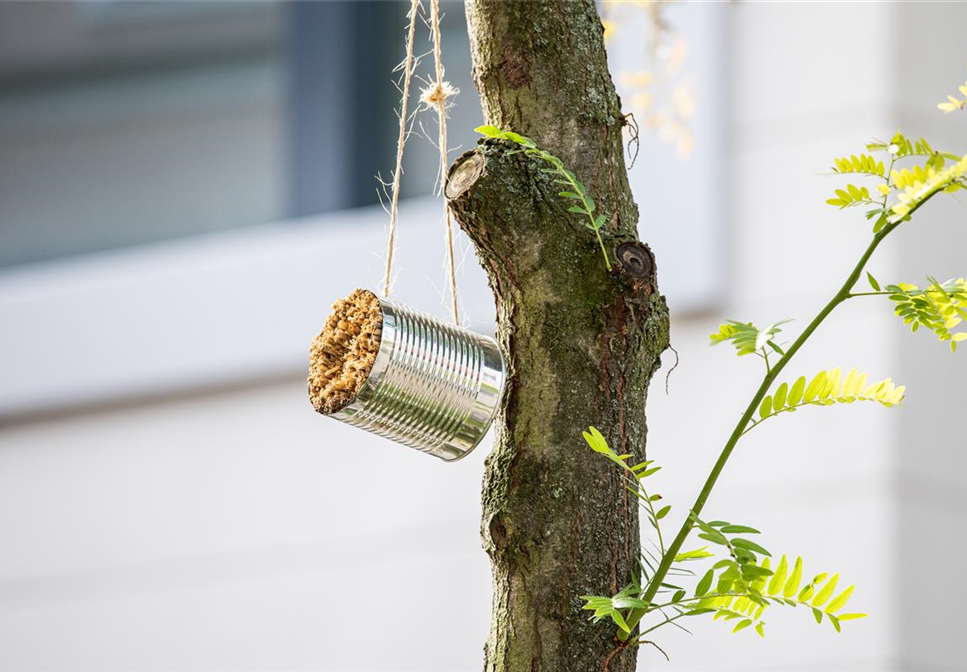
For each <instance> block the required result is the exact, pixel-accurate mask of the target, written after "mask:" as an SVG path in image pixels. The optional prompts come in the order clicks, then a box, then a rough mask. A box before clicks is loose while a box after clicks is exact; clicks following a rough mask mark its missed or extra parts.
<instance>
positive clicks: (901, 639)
mask: <svg viewBox="0 0 967 672" xmlns="http://www.w3.org/2000/svg"><path fill="white" fill-rule="evenodd" d="M701 8H702V6H701V5H688V6H686V7H683V8H681V11H683V12H684V11H690V12H694V11H702V9H701ZM965 15H967V8H964V7H963V6H962V5H958V6H956V7H951V6H942V5H935V6H931V7H930V9H929V10H921V9H915V8H914V7H913V6H906V5H897V4H887V3H881V4H873V5H869V4H849V5H829V4H822V5H813V4H795V5H790V4H778V3H773V4H742V5H738V6H736V7H734V8H733V10H732V11H731V15H730V21H731V35H730V38H731V44H732V49H731V51H730V54H729V57H730V59H731V63H732V68H733V70H732V74H731V76H730V79H729V81H730V86H729V91H730V93H729V94H728V95H727V97H726V99H725V100H717V101H713V100H702V101H700V104H703V105H720V106H722V108H723V109H727V110H728V116H729V117H730V118H731V120H732V121H731V122H730V132H729V138H730V148H729V154H728V166H727V170H726V172H725V174H724V175H723V176H722V179H723V180H725V181H727V184H728V193H729V198H728V204H727V207H726V208H725V211H724V212H723V213H722V225H723V226H726V225H727V226H728V227H729V235H730V244H729V246H728V247H727V248H726V249H723V250H722V254H723V255H724V256H727V257H728V261H729V266H730V268H731V271H730V272H729V274H728V275H727V276H726V277H722V278H721V279H720V282H721V283H723V285H725V286H726V288H727V291H726V292H725V296H726V297H727V298H726V300H725V301H724V302H723V303H722V304H721V305H718V306H714V307H713V308H712V309H711V310H709V311H707V312H706V313H705V314H702V315H699V316H693V317H691V318H688V319H678V320H676V321H675V322H674V323H673V327H672V329H673V332H672V336H673V340H674V343H675V347H676V348H677V350H678V352H679V354H680V356H681V364H680V366H679V367H678V369H677V370H676V371H675V372H674V373H673V374H672V377H671V380H670V392H671V394H670V395H668V396H666V395H665V394H664V391H663V389H662V387H663V386H662V383H663V377H664V374H665V371H666V370H667V366H666V368H665V369H663V370H662V371H661V372H660V373H659V379H658V381H657V383H656V385H655V386H654V387H653V390H652V393H651V395H650V404H649V412H650V425H651V432H650V437H649V451H650V456H651V457H654V458H656V459H658V460H659V461H661V462H662V463H663V464H664V465H665V470H664V471H663V472H662V473H661V475H660V477H658V476H656V478H660V481H659V482H660V483H661V486H662V488H663V490H664V494H665V495H666V496H667V497H668V499H669V501H670V502H671V503H672V504H673V505H675V510H674V512H673V514H672V519H671V521H672V523H673V524H674V523H675V522H677V521H678V520H680V516H681V514H682V513H683V512H684V510H685V508H686V507H687V506H688V505H689V504H690V503H691V499H692V498H693V497H694V493H695V491H696V489H697V488H698V487H699V485H700V483H701V481H702V480H703V479H704V476H705V470H706V468H707V467H708V466H710V465H711V463H712V462H713V460H714V459H715V456H716V454H717V452H718V450H719V447H720V446H721V444H722V442H723V440H724V438H725V437H726V436H727V434H728V432H729V431H730V429H731V425H732V423H733V422H734V421H735V419H736V417H737V416H738V414H739V412H740V411H741V409H742V407H743V405H744V403H745V400H746V399H747V398H748V396H749V395H750V394H751V392H752V390H753V389H754V386H755V384H756V382H757V376H758V375H759V371H758V369H757V363H756V362H753V361H746V360H745V359H743V360H739V359H736V358H735V357H734V356H733V355H732V354H731V353H730V352H729V351H727V350H725V349H724V346H723V347H720V348H714V349H710V348H708V347H707V345H706V343H707V334H708V333H709V332H711V331H713V329H714V327H715V325H716V324H717V321H718V320H719V319H721V318H723V317H736V318H742V319H748V320H755V321H757V322H758V321H769V320H773V319H780V318H784V317H795V318H797V321H796V322H794V323H792V324H790V325H788V331H789V332H790V333H794V332H795V331H796V330H797V329H799V328H801V327H802V326H803V325H804V324H805V323H806V321H808V319H809V317H810V316H811V315H812V314H813V313H814V312H815V311H816V310H817V309H818V308H819V307H820V306H821V305H822V304H823V302H824V301H825V299H826V297H828V296H830V295H831V293H832V292H833V291H835V289H836V288H837V287H838V286H839V284H840V283H841V281H842V278H843V277H844V276H845V273H846V267H847V264H851V263H852V260H853V259H855V258H856V257H857V256H858V255H859V252H860V251H861V249H862V248H863V247H864V246H865V242H866V241H867V240H868V237H869V229H868V226H867V223H866V222H865V220H863V219H862V216H861V215H859V214H856V213H850V214H847V213H839V212H836V211H835V210H834V209H832V208H830V207H829V206H826V205H825V204H824V203H823V201H824V200H825V198H827V194H828V193H829V192H831V190H832V189H833V188H835V187H836V186H839V185H838V182H837V179H836V178H831V177H825V176H819V175H817V174H818V173H823V172H826V171H827V170H828V167H829V165H830V162H831V158H832V157H833V156H835V155H842V154H848V153H852V152H855V151H857V150H859V149H861V148H862V144H863V143H864V142H865V141H866V140H867V139H868V138H869V137H870V136H872V135H877V134H878V135H886V134H889V133H891V132H892V131H893V130H894V129H895V128H896V126H897V125H898V123H903V124H904V126H905V127H908V130H909V131H910V132H911V133H920V132H922V134H923V135H926V136H928V137H929V138H931V139H933V138H943V141H941V140H939V139H937V140H933V142H934V144H935V145H940V144H941V142H946V143H948V145H949V146H950V147H951V149H953V150H954V151H964V150H967V147H965V146H964V145H963V139H964V136H963V133H958V132H957V130H958V129H960V128H962V123H960V122H962V121H963V119H962V118H961V119H949V118H948V119H943V118H942V117H940V116H939V113H934V111H933V106H934V105H935V103H936V102H937V101H939V100H941V99H942V96H943V95H944V94H946V93H947V92H948V90H953V88H954V86H955V85H956V83H957V82H958V81H962V80H963V79H964V78H965V70H964V68H963V64H964V62H965V61H967V58H965V57H964V54H963V53H959V52H958V51H957V50H958V49H960V46H959V44H960V42H958V40H957V37H958V35H957V32H956V27H957V26H962V25H964V21H965V19H967V16H965ZM672 18H674V14H672ZM901 28H902V29H903V36H902V38H901V36H900V30H901ZM944 31H947V32H949V33H950V35H946V34H945V32H944ZM901 45H902V50H903V54H905V55H904V56H901V53H900V50H901ZM958 124H960V125H958ZM944 129H948V130H944ZM958 143H960V144H958ZM643 160H647V157H643ZM661 196H662V195H660V194H640V195H639V200H641V201H643V202H644V201H647V199H649V198H659V197H661ZM678 197H694V195H687V196H681V195H679V196H678ZM963 220H964V214H963V210H962V209H960V208H958V207H956V206H940V207H935V206H933V205H931V206H930V207H929V209H928V210H927V211H926V212H925V213H924V214H923V216H922V217H918V221H917V222H916V223H914V224H913V225H912V226H911V227H908V228H909V230H901V231H900V232H898V233H897V234H896V235H895V237H894V239H892V240H891V241H890V242H889V243H888V244H887V245H886V246H885V247H884V249H883V251H882V252H881V253H880V254H878V256H877V258H876V260H875V261H874V263H873V266H872V268H873V269H874V271H875V273H876V274H877V276H878V277H880V279H881V280H888V281H893V280H916V279H918V277H919V276H922V275H923V274H925V273H935V274H937V275H940V276H943V277H946V276H950V275H954V274H963V273H964V272H965V271H967V268H965V267H967V259H965V258H964V255H963V253H962V251H963V250H964V249H965V247H964V245H963V243H964V239H965V237H967V234H965V233H964V232H965V228H964V226H963V224H964V221H963ZM914 229H915V230H914ZM413 263H414V264H417V263H418V262H413ZM468 263H470V262H468ZM661 263H662V260H661V258H659V272H660V273H662V267H661ZM414 268H419V266H414ZM435 270H436V269H435V267H434V268H431V269H430V270H429V271H427V273H429V274H432V273H433V272H435ZM665 278H668V279H669V280H668V282H669V285H674V280H673V278H674V274H673V273H672V272H671V271H669V272H667V273H664V274H662V275H661V278H660V279H665ZM477 282H479V278H478V281H477ZM467 284H468V285H469V286H470V288H469V289H468V292H469V293H470V295H471V296H478V297H479V296H481V295H480V294H475V292H477V291H480V286H479V285H473V281H472V280H470V281H467ZM666 288H667V289H669V290H671V291H674V287H673V286H666ZM273 301H277V299H276V298H273V296H271V295H270V294H268V293H267V294H265V295H259V296H256V297H254V298H253V301H252V302H251V304H250V305H249V306H247V309H248V310H249V311H250V312H252V313H255V314H258V313H259V311H269V310H271V306H272V303H273ZM435 301H436V297H434V299H433V302H434V303H435ZM854 303H855V305H853V304H851V305H848V306H846V307H844V308H843V309H841V311H839V312H837V313H835V314H834V315H833V317H832V318H831V319H830V320H829V322H828V324H827V325H826V326H824V328H823V330H822V331H821V332H820V333H819V334H818V335H817V337H816V339H815V341H814V342H812V343H811V344H810V346H809V347H808V348H807V349H806V350H804V351H803V352H802V353H801V355H800V356H799V357H798V358H797V361H796V363H795V364H793V365H792V366H791V370H790V377H793V376H794V375H799V374H800V373H801V374H810V373H813V372H815V371H816V370H817V369H818V368H826V367H829V366H834V365H839V366H843V367H850V366H857V367H861V368H863V369H864V370H866V371H868V372H869V373H870V374H871V375H872V376H882V377H886V376H893V377H894V378H895V379H897V380H899V382H901V383H906V384H908V385H909V391H908V394H909V396H908V401H907V404H906V408H904V409H902V410H886V409H882V408H879V407H876V408H874V407H871V406H868V405H862V406H860V405H854V406H851V407H848V408H832V409H805V410H804V411H802V412H800V413H797V414H795V415H794V416H792V417H789V418H786V419H784V420H782V421H779V420H777V421H775V422H774V423H772V426H769V425H768V424H767V425H765V426H763V427H762V428H761V429H757V430H756V431H755V432H754V433H753V434H751V435H750V436H749V438H748V440H747V442H744V443H743V445H742V447H741V448H740V449H739V450H738V451H737V453H736V455H735V458H734V459H733V461H732V462H731V463H730V465H729V467H728V470H727V471H726V473H725V475H724V477H723V482H722V485H721V487H720V488H719V489H718V490H717V491H716V494H715V496H714V497H713V498H712V500H711V501H710V503H709V506H708V509H707V511H708V512H709V513H710V514H713V515H715V516H716V517H728V518H729V519H731V520H735V521H737V522H741V523H745V524H750V525H753V526H755V527H758V528H760V529H762V530H763V532H764V540H765V541H766V542H768V543H767V545H768V546H769V547H770V548H772V549H775V550H782V551H785V552H788V553H791V554H800V553H801V554H802V555H804V556H805V558H806V560H807V568H815V569H816V571H820V570H826V569H831V570H834V571H839V572H841V573H842V574H843V578H844V580H848V581H850V582H855V583H856V584H857V589H856V592H855V594H854V597H853V603H855V607H856V608H858V609H862V610H863V611H867V612H869V613H870V614H871V618H869V619H867V620H864V621H858V622H854V623H849V624H846V625H847V626H849V627H847V628H845V629H846V632H845V633H844V634H842V635H836V634H835V633H834V632H832V630H831V629H830V628H829V626H828V625H827V626H824V627H822V628H818V627H817V626H816V625H815V623H814V622H813V621H812V618H811V616H810V615H809V614H808V613H805V612H804V611H803V610H796V611H789V612H780V611H779V610H778V609H774V611H775V613H773V614H772V616H771V617H770V618H769V619H768V620H769V626H768V627H769V637H768V639H766V640H765V641H761V640H759V639H758V638H757V637H755V635H754V634H752V633H749V632H744V633H741V635H737V636H732V635H731V634H730V630H729V629H728V628H727V627H726V626H725V625H723V624H721V623H708V622H695V623H692V625H693V626H694V630H695V632H696V634H695V636H694V637H689V636H687V635H684V634H683V633H680V632H676V631H671V632H668V633H663V634H662V635H661V637H660V639H659V641H660V643H661V644H662V646H663V648H665V650H666V651H668V653H669V654H670V655H671V657H672V662H671V663H670V664H669V663H666V662H665V661H664V660H663V659H662V658H660V657H659V656H658V655H657V654H656V652H654V651H653V650H646V651H644V652H643V654H642V658H641V660H642V667H643V668H644V669H667V670H751V669H757V670H818V669H824V670H886V669H900V668H904V669H915V670H920V669H958V668H959V667H961V666H962V663H961V656H960V654H959V651H958V646H957V643H958V642H957V639H956V637H957V636H958V635H957V633H958V632H959V631H960V630H962V627H963V625H964V623H963V618H962V617H959V616H958V615H957V612H956V604H957V603H958V600H957V596H958V595H960V594H962V592H963V590H964V589H963V587H962V586H960V585H959V583H958V582H957V580H956V571H957V569H958V568H959V564H960V560H959V558H962V557H963V553H964V551H965V550H967V549H965V548H964V546H965V543H967V542H965V541H964V540H963V538H962V535H961V534H958V531H959V530H960V529H961V528H962V524H960V523H959V521H960V520H962V516H963V515H964V514H965V513H967V501H965V498H964V496H963V494H962V489H963V485H964V482H963V476H962V474H963V472H964V470H963V469H962V468H961V467H962V466H963V465H962V463H963V459H964V458H963V456H962V452H963V451H962V449H963V447H964V440H963V432H962V431H960V430H959V429H958V428H957V424H956V423H957V420H958V419H959V417H958V415H957V409H958V408H959V405H960V404H959V401H958V397H957V393H958V391H959V389H960V383H961V381H963V380H964V376H965V373H967V364H965V361H964V358H963V357H961V356H959V355H958V356H951V355H950V354H949V353H947V352H945V351H944V348H943V346H942V345H940V344H938V343H936V342H933V341H932V340H931V338H930V337H929V336H927V335H924V334H916V335H912V336H911V335H910V334H908V333H905V331H904V330H903V329H902V328H901V326H900V325H899V324H898V323H897V322H895V320H894V319H893V318H892V316H891V314H890V313H891V309H890V307H889V306H888V305H886V304H885V303H878V302H877V300H875V299H870V300H869V303H865V302H854ZM474 305H475V309H481V308H485V307H486V304H485V301H484V300H483V299H479V298H478V299H476V303H475V304H474ZM675 309H676V304H675V302H674V301H673V302H672V310H673V311H675ZM288 326H291V325H288ZM288 326H287V328H288ZM307 338H308V334H307ZM960 354H963V353H960ZM63 356H65V355H63V354H60V353H59V352H58V351H52V353H51V357H53V358H56V357H63ZM145 356H150V353H145ZM671 359H673V358H672V357H671V356H670V355H668V356H666V359H665V361H666V365H667V363H668V362H669V361H670V360H671ZM300 366H301V364H298V363H296V361H295V360H294V359H293V360H292V363H287V362H281V361H280V362H279V363H278V364H277V365H276V367H275V369H274V370H273V372H266V376H267V377H266V378H264V379H261V380H255V381H249V382H248V383H245V384H240V383H238V382H237V381H236V382H232V381H230V380H227V379H226V381H225V384H226V385H227V387H225V388H222V389H209V390H208V391H207V392H199V393H197V394H187V393H181V394H174V395H171V396H168V397H166V398H156V399H153V400H152V399H147V400H144V401H142V402H138V403H130V404H116V405H106V406H101V407H99V408H92V409H87V410H77V411H71V412H63V413H56V414H49V415H40V416H38V415H34V414H33V413H34V411H32V412H31V415H24V416H22V417H21V418H19V419H18V418H16V417H7V418H6V420H5V421H3V422H4V424H3V425H0V668H3V669H27V668H32V669H58V668H60V669H62V668H71V669H135V668H136V669H185V668H198V669H204V668H209V669H326V670H374V669H383V670H474V669H479V666H480V660H481V651H482V646H483V641H484V639H485V637H486V631H487V627H488V623H487V621H488V616H489V569H488V567H487V561H486V558H485V556H484V554H483V552H482V551H481V550H480V548H479V540H478V533H477V528H478V514H479V504H478V494H479V487H480V486H479V483H480V477H481V474H482V469H483V459H484V457H485V453H486V451H487V446H486V445H484V446H482V447H481V448H480V449H478V451H476V452H475V453H474V454H472V455H471V456H470V457H469V458H467V459H466V460H463V461H461V462H459V463H457V464H444V463H442V462H438V461H436V460H433V459H432V458H429V457H428V456H426V455H422V454H420V453H417V452H415V451H410V450H406V449H402V448H399V447H396V446H394V445H392V444H389V443H387V442H384V441H382V440H380V439H376V438H372V437H370V436H368V435H365V434H362V433H360V432H358V431H356V430H353V429H350V428H348V427H343V426H342V425H340V424H339V423H336V422H333V421H330V420H328V419H324V418H320V417H318V416H316V415H315V414H313V413H312V412H311V410H310V408H309V406H308V404H307V402H306V399H305V394H304V382H303V372H302V370H301V368H300ZM937 409H941V410H940V412H938V410H937ZM809 571H812V570H811V569H809ZM931 580H932V583H934V584H935V586H936V587H932V586H931V585H929V584H930V583H931ZM924 584H927V585H924ZM696 620H697V619H696ZM746 635H748V636H746Z"/></svg>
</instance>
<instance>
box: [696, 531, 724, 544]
mask: <svg viewBox="0 0 967 672" xmlns="http://www.w3.org/2000/svg"><path fill="white" fill-rule="evenodd" d="M698 536H699V538H700V539H705V540H707V541H711V542H712V543H713V544H718V545H719V546H728V545H729V540H728V539H726V538H725V536H724V535H722V534H720V533H719V532H718V531H717V530H714V529H713V530H711V531H710V532H702V533H701V534H700V535H698Z"/></svg>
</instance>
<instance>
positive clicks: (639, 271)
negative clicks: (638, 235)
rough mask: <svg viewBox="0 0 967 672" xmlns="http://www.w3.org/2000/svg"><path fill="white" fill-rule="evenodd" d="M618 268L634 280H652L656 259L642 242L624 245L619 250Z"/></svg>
mask: <svg viewBox="0 0 967 672" xmlns="http://www.w3.org/2000/svg"><path fill="white" fill-rule="evenodd" d="M617 257H618V267H619V268H620V269H621V270H622V271H624V272H625V273H627V274H628V275H630V276H631V277H633V278H637V279H639V280H651V279H652V278H653V277H654V273H655V257H654V255H653V254H652V253H651V249H650V248H649V247H648V246H647V245H645V244H644V243H640V242H637V241H635V242H630V243H622V244H621V245H619V246H618V250H617Z"/></svg>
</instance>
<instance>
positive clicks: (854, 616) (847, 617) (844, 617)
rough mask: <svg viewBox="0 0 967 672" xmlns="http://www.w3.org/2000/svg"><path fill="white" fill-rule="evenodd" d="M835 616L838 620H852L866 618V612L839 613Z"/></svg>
mask: <svg viewBox="0 0 967 672" xmlns="http://www.w3.org/2000/svg"><path fill="white" fill-rule="evenodd" d="M836 618H838V619H839V620H840V621H854V620H856V619H857V618H866V614H840V615H839V616H837V617H836Z"/></svg>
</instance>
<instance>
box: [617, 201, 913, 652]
mask: <svg viewBox="0 0 967 672" xmlns="http://www.w3.org/2000/svg"><path fill="white" fill-rule="evenodd" d="M927 200H929V199H924V200H923V201H921V202H920V203H919V204H917V205H916V206H915V207H914V208H912V209H911V210H910V212H909V213H908V214H907V217H904V218H903V219H902V220H898V221H895V222H892V223H890V224H887V225H886V226H885V227H883V229H881V230H880V231H879V233H877V234H875V235H874V236H873V240H872V241H871V242H870V244H869V246H868V247H867V248H866V251H865V252H864V253H863V256H861V257H860V260H859V261H858V262H857V263H856V266H855V267H854V268H853V270H852V272H851V273H850V274H849V276H848V277H847V278H846V281H845V282H844V283H843V286H842V287H840V289H839V291H838V292H836V294H835V295H834V296H833V298H832V299H830V301H829V302H828V303H827V304H826V305H825V306H824V307H823V309H822V310H820V311H819V314H817V315H816V317H814V318H813V321H812V322H810V323H809V326H807V327H806V328H805V330H803V332H802V334H800V335H799V338H797V339H796V341H795V343H793V344H792V345H791V346H790V347H789V349H788V350H787V351H786V354H785V355H783V356H782V357H781V358H780V359H779V361H778V362H776V363H775V365H774V366H773V367H772V368H771V369H769V371H768V373H767V374H766V376H765V378H764V379H763V380H762V384H761V385H759V389H758V390H757V391H756V393H755V396H753V397H752V401H750V402H749V405H748V407H747V408H746V409H745V413H743V414H742V417H741V418H740V419H739V422H738V424H737V425H736V426H735V429H734V430H733V431H732V435H731V436H730V437H729V440H728V442H727V443H726V444H725V447H724V448H723V449H722V452H721V454H720V455H719V457H718V460H716V462H715V466H713V467H712V471H711V473H710V474H709V475H708V479H706V481H705V485H704V486H703V487H702V490H701V492H699V494H698V498H697V499H696V500H695V503H694V504H693V505H692V509H691V511H692V513H694V514H695V516H696V517H697V516H699V515H700V514H701V512H702V509H703V508H704V507H705V502H706V501H707V500H708V498H709V495H711V494H712V489H713V488H714V487H715V483H716V482H717V481H718V479H719V476H720V475H721V474H722V470H723V469H724V468H725V464H726V463H727V462H728V461H729V457H731V455H732V451H733V450H735V446H736V444H737V443H738V442H739V439H741V438H742V435H743V433H744V432H745V429H746V427H747V426H748V424H749V422H750V421H751V420H752V417H753V415H754V414H755V412H756V410H757V409H758V408H759V405H760V404H761V403H762V399H763V398H764V397H765V395H766V394H767V393H768V392H769V388H770V387H771V386H772V383H773V382H775V380H776V378H777V377H778V376H779V374H780V373H782V370H783V369H784V368H786V365H787V364H788V363H789V362H790V361H791V360H792V358H793V357H795V355H796V353H797V352H799V349H800V348H801V347H802V346H803V345H804V344H805V343H806V341H807V340H809V337H810V336H812V334H813V332H815V331H816V329H817V328H819V325H821V324H822V323H823V321H824V320H825V319H826V318H827V317H828V316H829V314H830V313H832V312H833V310H835V308H836V307H837V306H838V305H839V304H841V303H843V302H844V301H847V300H849V299H850V298H851V296H852V294H851V293H850V292H851V291H852V289H853V287H855V286H856V283H857V281H858V280H859V279H860V276H861V275H862V273H863V270H864V269H865V268H866V264H867V262H868V261H869V260H870V257H872V256H873V253H874V252H875V251H876V248H878V247H879V246H880V243H882V242H883V240H884V239H885V238H886V237H887V236H888V235H890V233H891V232H892V231H893V230H894V229H895V228H896V227H897V226H899V224H900V222H901V221H905V220H906V219H908V218H909V216H910V215H912V214H913V212H914V211H915V210H916V209H918V208H919V207H920V206H921V205H923V203H925V202H926V201H927ZM692 526H693V521H692V517H691V516H686V518H685V522H684V523H683V524H682V527H681V529H680V530H679V531H678V535H677V536H676V537H675V539H674V541H672V543H671V545H670V546H669V547H668V550H667V551H666V552H665V554H664V555H663V556H662V559H661V563H659V565H658V569H657V570H655V573H654V575H653V576H652V577H651V580H650V581H649V582H648V586H647V587H646V588H645V592H644V594H643V595H642V596H641V599H642V600H643V601H644V602H647V603H649V604H650V603H651V602H652V600H654V599H655V595H657V593H658V590H659V588H660V587H661V584H662V581H664V579H665V576H666V575H667V574H668V571H669V570H670V569H671V566H672V563H674V562H675V556H676V555H677V554H678V553H679V551H681V549H682V545H683V544H684V543H685V541H686V540H687V539H688V535H689V533H690V532H691V530H692ZM649 611H651V609H650V608H648V609H644V608H639V609H633V610H632V611H630V612H629V613H628V615H627V616H626V617H625V621H626V622H627V624H628V627H629V629H630V630H631V631H633V630H634V628H635V626H636V625H638V623H639V622H640V621H641V619H642V617H644V616H645V614H646V613H648V612H649ZM645 632H650V631H649V630H646V631H645ZM642 634H643V633H642ZM639 636H640V635H639ZM629 637H631V634H630V633H626V632H624V631H621V630H619V631H618V638H619V639H620V640H621V641H627V640H628V638H629Z"/></svg>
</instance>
